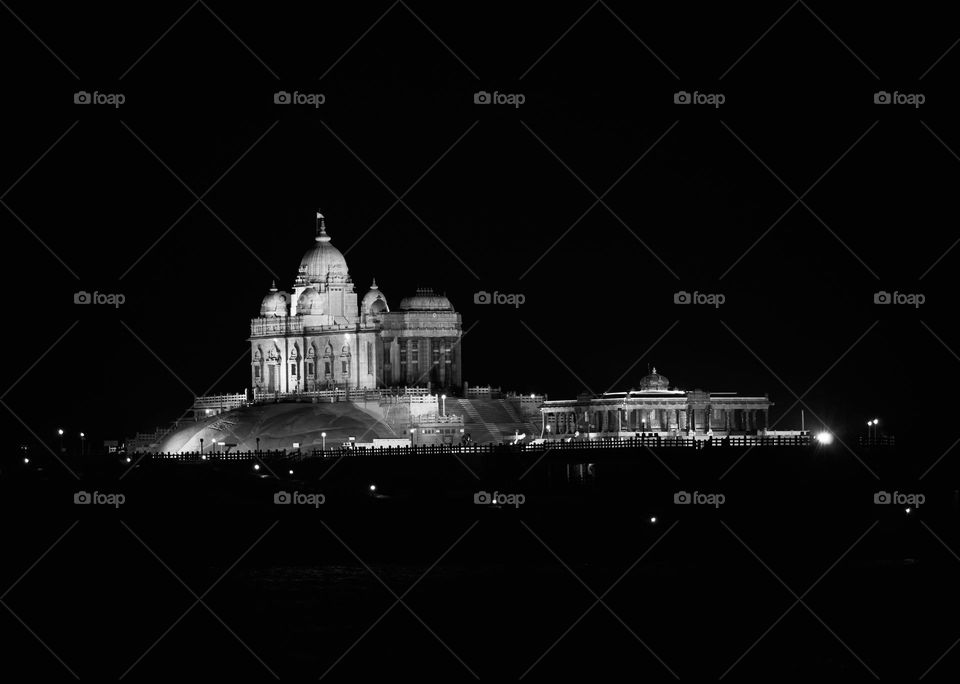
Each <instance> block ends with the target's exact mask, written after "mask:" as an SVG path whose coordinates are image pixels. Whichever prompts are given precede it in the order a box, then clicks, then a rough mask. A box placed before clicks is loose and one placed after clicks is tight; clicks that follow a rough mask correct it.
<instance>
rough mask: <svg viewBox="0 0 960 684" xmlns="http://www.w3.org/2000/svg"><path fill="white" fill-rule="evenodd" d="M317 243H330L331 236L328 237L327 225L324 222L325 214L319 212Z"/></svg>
mask: <svg viewBox="0 0 960 684" xmlns="http://www.w3.org/2000/svg"><path fill="white" fill-rule="evenodd" d="M315 239H316V241H317V242H330V236H329V235H327V225H326V223H324V221H323V214H321V213H320V211H319V210H317V237H316V238H315Z"/></svg>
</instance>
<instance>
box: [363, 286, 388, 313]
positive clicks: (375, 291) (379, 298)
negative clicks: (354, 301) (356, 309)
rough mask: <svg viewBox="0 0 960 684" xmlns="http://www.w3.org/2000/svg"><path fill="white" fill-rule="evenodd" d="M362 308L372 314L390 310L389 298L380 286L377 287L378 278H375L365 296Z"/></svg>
mask: <svg viewBox="0 0 960 684" xmlns="http://www.w3.org/2000/svg"><path fill="white" fill-rule="evenodd" d="M360 308H361V309H362V310H363V311H365V312H367V313H372V314H380V313H384V312H385V311H389V310H390V307H389V306H388V305H387V298H386V297H384V296H383V293H382V292H381V291H380V288H379V287H377V281H376V280H374V281H373V284H372V285H371V286H370V291H369V292H367V294H365V295H364V296H363V302H362V303H361V305H360Z"/></svg>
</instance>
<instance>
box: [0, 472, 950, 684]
mask: <svg viewBox="0 0 960 684" xmlns="http://www.w3.org/2000/svg"><path fill="white" fill-rule="evenodd" d="M448 465H449V464H448ZM481 465H482V464H481ZM841 465H842V466H843V467H839V466H838V467H827V468H819V466H817V464H816V463H807V464H802V463H800V464H797V463H796V462H790V467H789V468H787V467H785V466H784V465H783V464H780V465H777V464H776V463H775V462H773V461H767V462H766V463H765V464H763V463H761V464H755V465H754V466H753V467H752V470H751V476H750V477H749V478H747V477H743V478H740V479H738V480H734V479H732V478H731V479H730V480H729V481H727V480H718V479H717V472H716V471H714V470H709V471H705V470H704V469H702V468H701V469H692V470H690V471H687V470H684V469H683V468H682V464H678V463H671V466H672V467H673V468H674V470H675V471H677V475H678V476H679V479H675V478H674V476H673V475H671V474H670V473H669V472H667V471H666V470H665V469H664V468H663V467H662V466H661V464H659V463H657V462H655V461H649V462H644V463H643V464H642V465H639V463H638V464H637V466H636V467H633V468H631V467H630V465H629V464H624V463H613V462H605V461H603V460H602V459H600V461H599V462H598V463H597V465H596V467H595V468H594V469H593V473H592V475H591V477H587V478H582V477H577V476H575V477H572V478H571V477H568V476H567V473H569V472H570V470H569V469H568V468H567V466H566V464H560V465H558V466H557V468H556V469H553V470H550V469H549V468H548V469H546V470H543V471H537V472H536V474H535V475H531V476H528V477H530V478H531V479H530V480H529V481H528V480H527V479H526V478H518V476H517V475H516V474H514V475H512V476H511V474H510V470H509V469H504V468H497V467H489V466H488V467H487V468H486V469H485V470H482V471H481V469H480V468H479V467H478V468H477V470H478V474H481V475H482V477H483V478H484V479H482V480H480V481H479V484H478V481H477V480H474V479H473V477H472V476H470V475H469V474H464V473H465V471H464V470H463V468H462V466H459V465H458V466H457V468H459V472H458V471H457V468H451V469H449V470H443V469H442V468H441V469H439V472H441V475H442V477H441V478H440V479H442V480H443V482H444V486H439V485H438V482H437V479H438V476H437V472H438V470H437V469H434V468H432V467H429V466H431V464H429V463H427V464H424V463H421V464H411V463H395V464H391V465H390V466H389V467H385V468H373V469H372V470H371V469H370V468H371V467H372V466H370V464H369V463H366V462H365V463H360V462H356V463H355V464H354V465H350V464H345V465H341V466H338V472H337V473H330V474H329V475H324V476H322V477H321V476H320V475H318V474H317V473H313V472H310V467H309V466H303V467H298V471H299V472H298V473H297V475H296V479H293V478H291V479H286V480H284V481H283V482H281V483H278V482H277V481H275V480H273V479H272V478H261V477H254V476H251V474H250V473H249V472H248V471H247V470H245V469H236V470H230V469H226V470H202V469H201V470H197V469H189V468H188V469H184V468H182V467H181V468H173V469H167V468H159V469H156V468H153V469H148V470H147V471H145V472H143V473H137V474H136V475H135V476H132V477H130V478H125V479H124V480H123V481H122V484H119V483H118V481H117V480H116V479H115V478H114V480H112V481H111V480H110V479H109V477H107V476H106V474H104V473H94V472H90V473H84V478H85V479H84V486H85V487H88V488H90V489H91V490H93V489H95V488H97V489H98V490H99V491H114V490H115V489H119V490H122V491H123V492H124V493H125V494H126V495H127V498H128V500H127V502H126V503H125V504H123V506H121V507H120V508H110V507H97V506H75V505H73V504H72V494H73V492H74V491H75V490H76V489H77V484H76V482H72V481H68V480H61V479H58V478H56V477H52V476H50V477H40V476H31V477H26V476H21V477H18V478H10V477H7V478H4V479H3V480H2V487H3V489H2V492H0V493H2V495H3V499H2V500H3V502H4V508H3V514H4V521H5V523H4V533H5V542H4V547H3V548H4V554H3V564H2V573H3V574H2V585H3V586H2V589H0V590H2V591H7V587H10V586H11V585H13V587H12V589H10V590H9V591H8V593H6V594H4V597H3V601H4V603H5V604H6V605H8V606H9V608H10V610H12V611H13V612H14V613H16V615H17V616H19V619H18V618H16V617H14V615H13V614H11V613H10V612H8V611H6V610H4V611H2V612H0V624H2V625H3V627H2V629H3V641H2V643H3V644H4V649H3V664H4V667H5V669H6V671H7V672H15V671H23V672H28V673H30V674H31V677H36V678H43V679H53V680H59V679H68V680H72V679H73V676H72V675H71V674H70V671H69V670H68V669H67V668H66V667H64V665H63V664H61V662H60V661H59V660H58V658H60V659H62V661H63V663H66V666H67V667H69V668H70V670H72V671H73V672H76V673H77V675H78V676H79V677H80V678H82V679H91V678H93V679H96V678H109V679H111V680H113V679H116V678H118V677H121V676H123V678H124V680H129V681H135V680H148V679H149V680H154V679H162V680H164V681H169V680H170V679H172V678H178V677H190V678H191V679H196V678H200V677H210V678H214V679H216V680H222V679H241V680H243V681H246V680H251V679H252V680H261V679H262V680H265V681H273V680H274V675H276V676H277V677H279V678H281V679H297V680H299V679H309V680H311V681H317V679H318V678H320V677H323V678H324V679H326V680H330V681H357V680H363V681H365V680H368V679H370V678H373V677H377V678H398V677H402V678H403V679H419V680H425V681H434V680H436V681H476V678H479V679H481V680H492V679H496V680H503V679H506V680H508V681H514V680H517V679H519V678H521V677H522V678H523V679H524V680H525V681H546V680H556V679H557V678H562V679H563V680H564V681H567V680H571V679H575V678H582V679H586V678H589V679H591V680H601V681H603V680H617V681H619V680H624V679H643V680H652V681H660V680H667V681H673V680H675V678H679V679H682V680H691V679H692V680H699V679H704V678H706V679H710V680H716V679H718V678H720V677H721V676H723V677H724V679H725V680H729V681H743V680H749V681H755V680H757V679H759V678H764V679H771V678H775V679H776V680H790V681H810V680H811V679H815V678H823V677H831V678H834V679H840V680H841V681H848V680H861V679H863V680H874V678H875V677H874V674H875V675H876V676H877V677H879V678H881V679H900V678H904V677H906V678H910V679H914V678H918V677H920V676H921V675H923V674H924V673H926V672H927V671H928V670H929V674H927V676H926V679H927V680H931V681H940V680H945V679H948V678H949V679H952V680H955V675H956V671H957V666H958V663H960V660H958V658H960V653H957V651H956V650H954V651H952V652H950V654H949V655H947V656H946V657H944V658H943V659H942V660H941V661H940V662H939V663H938V664H937V665H936V666H935V667H934V668H933V669H932V670H931V669H930V668H931V666H932V665H933V664H934V663H935V662H936V661H937V660H938V659H939V658H940V657H941V656H942V655H943V654H944V652H945V651H947V649H948V648H949V647H950V646H951V644H953V643H954V642H955V641H956V640H957V639H958V637H960V623H958V620H957V615H958V614H960V613H958V607H960V588H958V587H960V582H958V578H960V559H958V558H957V557H955V556H954V552H953V550H956V549H960V540H958V536H957V514H956V506H955V494H954V492H953V490H952V489H951V487H950V485H949V483H946V482H943V481H940V482H939V484H938V486H932V485H929V486H927V487H926V489H925V491H926V495H927V497H928V501H927V502H926V503H925V504H924V505H923V506H922V507H921V508H920V509H919V510H915V511H913V512H911V513H910V514H907V513H906V512H905V511H904V510H902V509H901V508H900V507H896V506H885V507H884V506H876V505H874V504H873V501H872V495H873V492H874V490H876V489H877V485H876V483H875V482H874V481H873V478H871V477H867V476H863V475H862V474H854V473H857V468H856V467H854V465H855V464H849V463H848V464H841ZM847 466H849V467H847ZM454 472H457V474H456V475H454V474H453V473H454ZM824 473H826V474H832V475H833V476H830V477H828V476H826V475H825V474H824ZM884 474H885V475H887V474H886V473H884ZM374 477H376V481H377V482H378V496H371V495H370V492H369V490H368V489H367V488H368V486H369V483H370V481H371V478H374ZM888 477H889V479H887V480H885V483H884V484H883V486H887V483H889V485H890V487H889V488H890V489H891V491H892V490H894V489H895V488H899V491H912V490H911V489H910V487H911V483H910V482H909V481H908V480H906V479H903V480H898V479H895V478H892V477H890V476H888ZM913 484H914V485H915V484H916V483H913ZM278 487H282V488H284V489H288V490H298V491H303V492H311V491H323V492H325V493H326V495H327V497H328V498H327V503H326V504H324V505H323V506H321V507H316V508H314V507H309V506H302V507H297V506H277V505H274V504H273V499H272V496H273V493H274V492H275V491H277V489H278ZM481 487H482V488H484V489H489V490H490V491H493V490H494V489H496V490H498V491H500V492H518V491H523V492H525V493H526V497H527V500H526V502H525V503H524V504H523V505H521V506H519V507H509V506H506V507H502V508H495V507H489V506H477V505H475V504H474V503H473V493H474V491H475V490H476V489H478V488H481ZM681 487H682V488H684V489H685V490H689V491H690V492H693V491H699V492H723V493H724V494H725V496H726V502H725V503H724V504H722V505H720V506H694V505H689V506H678V505H675V504H674V503H673V494H674V493H675V491H676V490H678V489H680V488H681ZM65 501H67V502H69V503H64V502H65ZM654 517H655V518H656V522H651V518H654ZM74 523H76V525H74ZM68 530H69V531H68ZM65 532H66V534H65V536H62V539H60V541H59V542H58V543H56V544H54V542H56V541H57V540H58V539H59V538H61V535H64V533H65ZM52 544H54V545H53V547H52V549H51V545H52ZM38 559H39V560H38ZM24 573H25V574H24ZM18 578H20V579H18ZM811 587H812V588H811ZM808 589H809V592H808ZM806 592H808V593H806ZM198 597H200V598H202V603H196V601H197V598H198ZM398 597H400V598H402V602H400V603H398V602H397V598H398ZM797 597H802V598H803V603H797V604H796V605H794V604H795V602H796V600H797ZM598 598H602V602H600V603H598V602H597V599H598ZM191 606H192V607H191ZM791 606H792V607H791ZM21 620H22V622H21ZM31 631H32V632H33V633H31ZM37 637H39V639H40V640H42V641H43V642H44V643H45V644H46V645H47V646H48V647H49V649H50V650H48V649H47V648H46V647H45V646H43V645H42V644H41V643H40V641H39V640H38V638H37ZM51 651H52V653H51ZM5 679H6V678H5Z"/></svg>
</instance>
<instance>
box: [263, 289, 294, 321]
mask: <svg viewBox="0 0 960 684" xmlns="http://www.w3.org/2000/svg"><path fill="white" fill-rule="evenodd" d="M289 301H290V295H288V294H287V293H286V292H280V291H278V290H277V284H276V283H274V284H273V287H271V288H270V292H268V293H267V296H266V297H264V298H263V302H262V303H261V304H260V315H261V316H286V315H287V313H288V311H287V306H288V303H289Z"/></svg>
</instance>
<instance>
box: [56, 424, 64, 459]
mask: <svg viewBox="0 0 960 684" xmlns="http://www.w3.org/2000/svg"><path fill="white" fill-rule="evenodd" d="M57 434H58V435H59V436H60V453H61V454H62V453H63V428H60V429H58V430H57Z"/></svg>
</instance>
